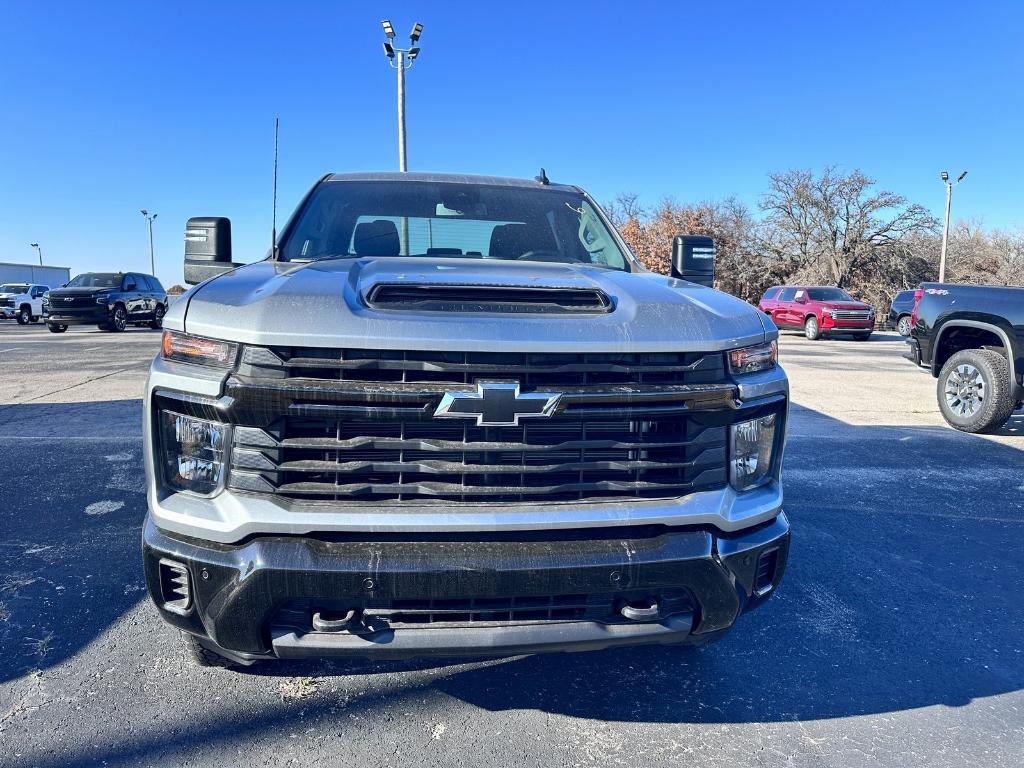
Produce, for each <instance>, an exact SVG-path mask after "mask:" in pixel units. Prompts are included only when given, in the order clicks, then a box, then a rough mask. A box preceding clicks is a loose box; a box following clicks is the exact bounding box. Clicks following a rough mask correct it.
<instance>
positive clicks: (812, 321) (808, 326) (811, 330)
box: [804, 315, 821, 341]
mask: <svg viewBox="0 0 1024 768" xmlns="http://www.w3.org/2000/svg"><path fill="white" fill-rule="evenodd" d="M804 336H806V337H807V338H808V339H810V340H811V341H817V340H818V339H820V338H821V326H819V325H818V318H816V317H815V316H814V315H811V316H810V317H808V318H807V319H806V320H805V321H804Z"/></svg>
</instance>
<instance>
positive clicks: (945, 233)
mask: <svg viewBox="0 0 1024 768" xmlns="http://www.w3.org/2000/svg"><path fill="white" fill-rule="evenodd" d="M966 176H967V171H963V172H962V173H961V174H960V175H959V176H957V177H956V181H950V180H949V173H948V172H946V171H943V172H942V173H940V174H939V178H941V179H942V183H943V184H945V185H946V224H945V226H944V227H943V228H942V256H940V257H939V282H940V283H944V282H946V243H947V242H948V241H949V204H950V202H952V200H953V187H955V186H956V185H957V184H959V183H960V182H961V181H963V180H964V177H966Z"/></svg>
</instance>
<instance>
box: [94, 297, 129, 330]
mask: <svg viewBox="0 0 1024 768" xmlns="http://www.w3.org/2000/svg"><path fill="white" fill-rule="evenodd" d="M127 327H128V310H126V309H125V308H124V305H123V304H118V305H117V306H116V307H114V313H113V314H112V315H111V316H110V322H108V323H106V324H105V325H101V326H100V328H104V329H105V330H108V331H113V332H114V333H120V332H121V331H123V330H124V329H125V328H127Z"/></svg>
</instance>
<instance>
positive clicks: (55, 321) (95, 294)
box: [43, 272, 167, 333]
mask: <svg viewBox="0 0 1024 768" xmlns="http://www.w3.org/2000/svg"><path fill="white" fill-rule="evenodd" d="M43 303H44V306H45V308H46V311H47V312H48V316H47V318H46V325H47V327H48V328H49V329H50V330H51V331H52V332H53V333H64V331H66V330H67V329H68V326H69V325H91V324H93V323H95V324H96V325H97V326H99V328H100V330H103V331H123V330H124V329H125V328H127V327H128V325H129V324H132V325H148V326H149V327H150V328H157V329H159V328H162V327H163V323H164V314H166V312H167V291H165V290H164V287H163V286H162V285H160V281H159V280H157V279H156V278H155V277H153V276H152V275H143V274H139V273H138V272H86V273H85V274H82V275H78V276H77V277H76V278H75V279H74V280H72V281H71V282H70V283H68V284H67V285H65V286H63V287H62V288H57V289H54V290H52V291H50V292H49V293H48V294H47V295H46V296H45V297H44V299H43Z"/></svg>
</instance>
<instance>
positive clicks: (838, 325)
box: [821, 315, 875, 333]
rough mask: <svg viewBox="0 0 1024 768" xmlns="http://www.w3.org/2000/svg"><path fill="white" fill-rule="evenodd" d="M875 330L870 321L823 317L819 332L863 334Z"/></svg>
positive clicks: (873, 324)
mask: <svg viewBox="0 0 1024 768" xmlns="http://www.w3.org/2000/svg"><path fill="white" fill-rule="evenodd" d="M874 329H875V321H874V320H873V319H872V320H833V319H832V318H831V317H830V316H829V315H825V316H824V317H823V318H822V320H821V330H822V331H828V332H832V333H865V332H868V331H873V330H874Z"/></svg>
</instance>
